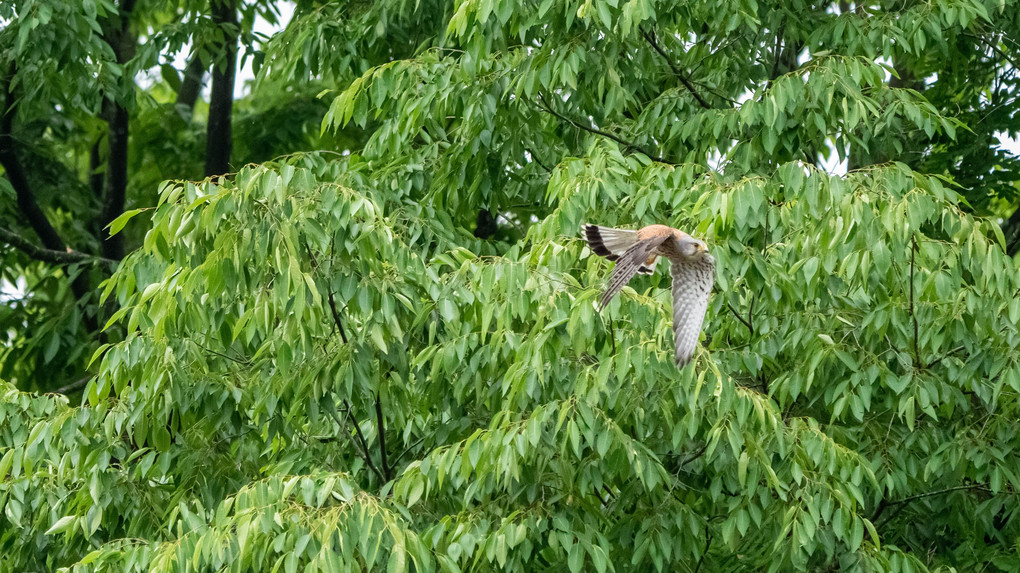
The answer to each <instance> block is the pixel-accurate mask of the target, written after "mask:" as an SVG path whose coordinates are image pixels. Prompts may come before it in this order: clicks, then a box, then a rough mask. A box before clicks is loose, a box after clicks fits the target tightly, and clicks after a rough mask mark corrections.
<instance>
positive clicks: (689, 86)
mask: <svg viewBox="0 0 1020 573" xmlns="http://www.w3.org/2000/svg"><path fill="white" fill-rule="evenodd" d="M641 35H642V36H644V37H645V41H647V42H648V43H649V44H650V45H651V46H652V48H653V49H654V50H655V51H656V52H658V53H659V55H660V56H662V59H664V60H666V63H667V64H668V65H669V69H671V70H673V75H675V76H676V77H677V78H678V79H679V80H680V83H682V84H683V85H684V87H685V88H687V91H689V92H691V95H692V96H694V99H696V100H698V104H700V105H701V107H703V108H705V109H711V108H712V106H711V105H709V104H708V102H707V101H705V98H703V97H701V96H700V95H699V94H698V92H697V91H695V90H694V85H693V84H692V83H691V80H689V79H687V76H686V75H684V74H683V73H682V72H681V70H680V69H679V68H677V67H676V64H675V63H673V58H670V57H669V54H667V53H666V51H665V50H663V49H662V48H661V47H660V46H659V43H658V42H656V41H655V36H653V35H652V34H651V33H649V32H648V31H646V30H644V29H642V30H641Z"/></svg>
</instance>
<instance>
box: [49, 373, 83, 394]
mask: <svg viewBox="0 0 1020 573" xmlns="http://www.w3.org/2000/svg"><path fill="white" fill-rule="evenodd" d="M89 380H92V377H91V376H86V377H84V378H79V379H77V380H75V381H74V382H71V383H70V384H68V385H66V386H61V387H60V388H57V389H56V390H53V391H52V393H54V394H67V393H68V392H73V391H75V390H79V389H81V388H82V387H84V386H85V385H86V384H88V383H89Z"/></svg>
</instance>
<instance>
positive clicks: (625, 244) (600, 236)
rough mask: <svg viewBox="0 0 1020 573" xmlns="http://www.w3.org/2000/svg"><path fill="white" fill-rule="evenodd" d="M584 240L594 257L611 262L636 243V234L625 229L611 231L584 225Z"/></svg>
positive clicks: (605, 228) (607, 228) (606, 228)
mask: <svg viewBox="0 0 1020 573" xmlns="http://www.w3.org/2000/svg"><path fill="white" fill-rule="evenodd" d="M584 238H585V239H587V241H588V246H589V247H591V250H592V252H593V253H595V254H596V255H599V256H600V257H606V258H607V259H609V260H611V261H615V260H617V259H619V258H620V255H622V254H623V253H625V252H626V251H627V249H629V248H631V247H632V246H634V243H636V242H637V232H636V231H629V230H627V229H613V228H610V227H600V226H598V225H584Z"/></svg>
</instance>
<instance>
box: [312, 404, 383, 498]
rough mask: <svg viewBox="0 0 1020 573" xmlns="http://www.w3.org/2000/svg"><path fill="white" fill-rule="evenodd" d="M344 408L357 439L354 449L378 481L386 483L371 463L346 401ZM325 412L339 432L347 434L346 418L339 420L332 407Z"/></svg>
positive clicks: (356, 421)
mask: <svg viewBox="0 0 1020 573" xmlns="http://www.w3.org/2000/svg"><path fill="white" fill-rule="evenodd" d="M344 406H345V407H346V408H347V415H348V416H350V417H351V422H352V424H351V425H352V426H354V433H355V436H356V437H357V441H355V442H354V449H355V450H356V451H357V452H358V454H359V455H360V456H361V457H362V459H364V460H365V464H366V465H368V467H369V469H371V470H372V472H373V473H375V475H376V476H377V477H378V478H379V480H380V481H382V482H383V483H386V482H387V481H389V480H384V479H383V475H382V473H380V472H379V468H377V467H375V464H374V463H372V456H370V455H368V445H367V444H366V443H365V437H364V436H363V435H362V434H361V426H359V425H358V420H357V419H355V418H354V412H353V411H352V410H351V403H350V402H348V401H347V400H344ZM327 411H328V412H329V415H330V417H331V418H333V420H335V421H336V423H337V425H339V426H340V431H341V432H344V433H346V432H347V430H346V429H345V428H346V427H347V422H346V418H345V419H344V420H341V419H340V415H339V414H338V413H337V412H336V408H334V407H332V406H330V407H329V408H327ZM359 443H360V445H361V448H358V445H359Z"/></svg>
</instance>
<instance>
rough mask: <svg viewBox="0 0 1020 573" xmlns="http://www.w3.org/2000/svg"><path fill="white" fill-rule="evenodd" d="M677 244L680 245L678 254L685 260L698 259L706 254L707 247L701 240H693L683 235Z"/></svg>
mask: <svg viewBox="0 0 1020 573" xmlns="http://www.w3.org/2000/svg"><path fill="white" fill-rule="evenodd" d="M677 243H679V244H680V253H681V254H682V255H683V256H685V257H687V258H692V259H693V258H695V257H700V256H702V255H705V254H707V253H708V245H706V244H705V241H702V240H701V239H695V238H694V237H692V236H690V235H685V236H683V237H680V238H678V239H677Z"/></svg>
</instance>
